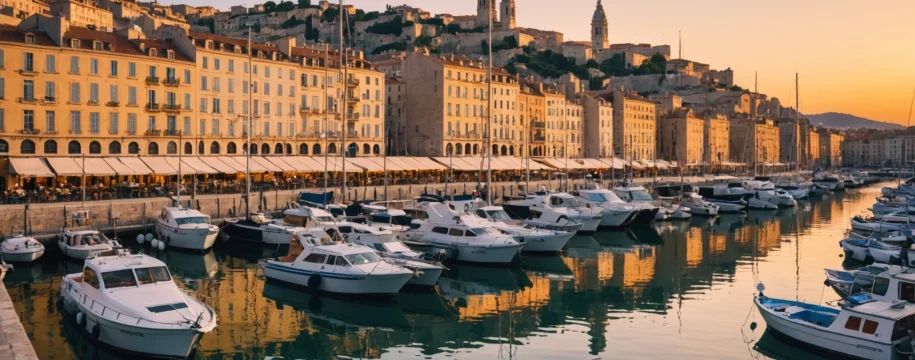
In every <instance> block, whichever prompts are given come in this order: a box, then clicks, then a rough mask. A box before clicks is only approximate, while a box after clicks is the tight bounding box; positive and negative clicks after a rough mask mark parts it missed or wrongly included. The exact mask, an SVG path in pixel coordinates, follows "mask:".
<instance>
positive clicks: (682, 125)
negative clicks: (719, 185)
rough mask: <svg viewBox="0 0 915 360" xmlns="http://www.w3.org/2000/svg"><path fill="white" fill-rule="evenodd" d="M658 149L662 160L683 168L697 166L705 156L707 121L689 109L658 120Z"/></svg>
mask: <svg viewBox="0 0 915 360" xmlns="http://www.w3.org/2000/svg"><path fill="white" fill-rule="evenodd" d="M658 133H659V136H658V148H659V156H660V158H661V159H667V160H671V161H677V162H678V163H679V164H680V165H681V166H696V165H699V164H700V163H702V161H703V157H704V155H705V149H706V145H705V120H703V119H702V118H700V117H698V116H696V115H695V114H693V112H692V110H689V109H678V110H675V111H673V112H671V113H669V114H668V115H667V116H663V117H660V118H658Z"/></svg>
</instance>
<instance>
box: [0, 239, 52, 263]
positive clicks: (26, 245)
mask: <svg viewBox="0 0 915 360" xmlns="http://www.w3.org/2000/svg"><path fill="white" fill-rule="evenodd" d="M42 255H44V245H42V244H41V242H39V241H38V240H35V238H33V237H27V236H22V235H21V234H15V235H12V236H7V237H4V238H3V241H2V243H0V257H2V258H3V261H6V262H16V263H29V262H32V261H35V260H38V258H40V257H41V256H42Z"/></svg>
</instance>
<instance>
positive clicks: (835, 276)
mask: <svg viewBox="0 0 915 360" xmlns="http://www.w3.org/2000/svg"><path fill="white" fill-rule="evenodd" d="M825 270H826V285H829V287H831V288H832V290H833V291H835V292H836V294H838V295H839V296H840V297H841V298H843V299H844V298H846V297H848V296H851V295H854V294H857V293H860V292H861V291H862V290H863V289H873V287H874V277H875V276H876V275H878V274H882V273H884V272H887V271H890V270H893V271H895V272H900V271H902V270H903V267H902V266H899V265H887V264H871V265H867V266H864V267H862V268H859V269H856V270H837V269H825Z"/></svg>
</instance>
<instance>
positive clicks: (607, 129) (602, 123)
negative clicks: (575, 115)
mask: <svg viewBox="0 0 915 360" xmlns="http://www.w3.org/2000/svg"><path fill="white" fill-rule="evenodd" d="M582 104H583V105H584V111H585V118H584V126H583V127H582V132H583V134H582V135H583V137H584V148H585V149H584V154H583V155H584V157H588V158H609V157H612V156H613V105H611V103H610V102H609V101H607V100H606V99H604V98H601V97H597V96H594V95H591V94H585V95H584V96H583V97H582Z"/></svg>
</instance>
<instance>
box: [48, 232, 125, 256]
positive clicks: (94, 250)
mask: <svg viewBox="0 0 915 360" xmlns="http://www.w3.org/2000/svg"><path fill="white" fill-rule="evenodd" d="M57 246H58V247H60V251H61V252H62V253H64V255H65V256H67V257H69V258H72V259H76V260H85V259H86V258H88V257H92V256H97V255H99V254H102V253H107V252H110V251H113V250H117V249H120V248H121V244H120V243H118V242H117V241H115V240H109V239H108V238H107V237H105V234H102V233H101V232H100V231H98V230H91V229H82V230H76V229H74V230H71V229H69V228H64V230H63V231H62V232H61V233H60V234H58V235H57Z"/></svg>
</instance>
